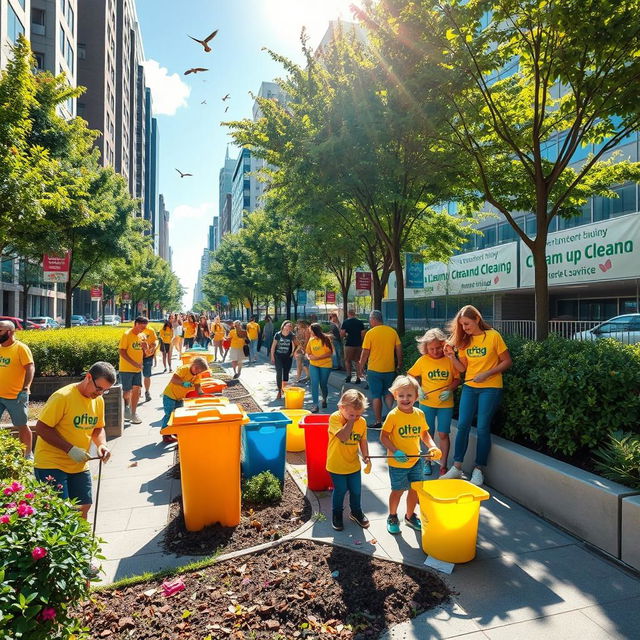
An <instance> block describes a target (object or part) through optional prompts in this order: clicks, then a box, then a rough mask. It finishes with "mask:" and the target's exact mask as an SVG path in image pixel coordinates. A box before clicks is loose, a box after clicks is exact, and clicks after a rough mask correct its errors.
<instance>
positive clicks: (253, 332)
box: [247, 316, 260, 362]
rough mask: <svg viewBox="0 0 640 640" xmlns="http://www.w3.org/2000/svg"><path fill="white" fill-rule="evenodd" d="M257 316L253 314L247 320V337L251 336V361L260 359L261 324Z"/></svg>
mask: <svg viewBox="0 0 640 640" xmlns="http://www.w3.org/2000/svg"><path fill="white" fill-rule="evenodd" d="M256 320H257V318H256V316H251V320H250V321H249V322H247V337H248V338H249V362H257V361H258V339H259V338H260V325H259V324H258V323H257V322H256Z"/></svg>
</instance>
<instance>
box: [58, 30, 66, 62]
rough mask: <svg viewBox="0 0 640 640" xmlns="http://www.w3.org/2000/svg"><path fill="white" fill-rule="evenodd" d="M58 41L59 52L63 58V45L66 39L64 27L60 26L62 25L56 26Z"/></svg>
mask: <svg viewBox="0 0 640 640" xmlns="http://www.w3.org/2000/svg"><path fill="white" fill-rule="evenodd" d="M58 39H59V46H60V52H61V53H62V55H63V56H64V43H65V42H66V41H67V37H66V36H65V33H64V27H63V26H62V24H59V25H58Z"/></svg>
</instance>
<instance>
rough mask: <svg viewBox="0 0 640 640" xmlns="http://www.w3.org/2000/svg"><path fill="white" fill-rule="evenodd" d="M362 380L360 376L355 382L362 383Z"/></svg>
mask: <svg viewBox="0 0 640 640" xmlns="http://www.w3.org/2000/svg"><path fill="white" fill-rule="evenodd" d="M361 382H362V380H360V378H356V381H355V382H354V383H353V384H360V383H361Z"/></svg>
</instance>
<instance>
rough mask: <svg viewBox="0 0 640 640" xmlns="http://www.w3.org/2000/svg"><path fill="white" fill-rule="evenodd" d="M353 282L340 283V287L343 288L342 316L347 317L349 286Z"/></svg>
mask: <svg viewBox="0 0 640 640" xmlns="http://www.w3.org/2000/svg"><path fill="white" fill-rule="evenodd" d="M350 286H351V282H349V284H347V285H346V286H345V284H344V283H342V282H341V283H340V289H341V290H342V318H343V319H344V320H346V319H347V310H348V307H349V287H350Z"/></svg>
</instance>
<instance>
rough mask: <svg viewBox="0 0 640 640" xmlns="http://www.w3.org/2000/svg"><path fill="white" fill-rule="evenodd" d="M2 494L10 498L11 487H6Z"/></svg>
mask: <svg viewBox="0 0 640 640" xmlns="http://www.w3.org/2000/svg"><path fill="white" fill-rule="evenodd" d="M2 493H4V495H5V496H10V495H11V494H12V493H13V490H12V489H11V487H6V488H5V489H4V491H3V492H2Z"/></svg>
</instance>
